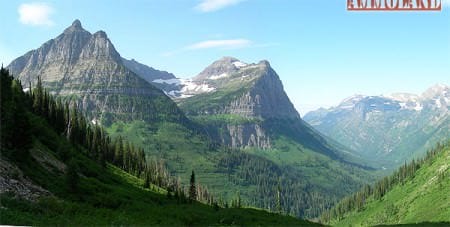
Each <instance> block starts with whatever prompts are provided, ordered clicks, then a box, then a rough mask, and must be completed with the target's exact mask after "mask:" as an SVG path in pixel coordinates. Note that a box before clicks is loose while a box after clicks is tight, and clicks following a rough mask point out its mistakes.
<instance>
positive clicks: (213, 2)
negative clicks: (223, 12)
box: [195, 0, 243, 13]
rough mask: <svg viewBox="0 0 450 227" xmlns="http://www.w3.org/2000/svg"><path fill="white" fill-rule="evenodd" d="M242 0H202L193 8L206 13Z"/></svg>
mask: <svg viewBox="0 0 450 227" xmlns="http://www.w3.org/2000/svg"><path fill="white" fill-rule="evenodd" d="M242 1H243V0H202V1H201V2H200V3H199V4H198V5H197V6H196V7H195V8H196V9H197V10H199V11H201V12H204V13H208V12H213V11H217V10H220V9H223V8H225V7H228V6H232V5H236V4H238V3H239V2H242Z"/></svg>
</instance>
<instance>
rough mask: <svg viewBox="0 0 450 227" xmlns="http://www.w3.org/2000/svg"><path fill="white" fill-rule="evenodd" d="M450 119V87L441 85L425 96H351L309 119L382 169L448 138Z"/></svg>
mask: <svg viewBox="0 0 450 227" xmlns="http://www.w3.org/2000/svg"><path fill="white" fill-rule="evenodd" d="M449 115H450V87H449V86H448V85H435V86H432V87H430V88H429V89H427V90H426V91H424V92H423V93H422V94H421V95H415V94H408V93H395V94H392V95H382V96H363V95H357V96H351V97H349V98H347V99H344V100H343V101H342V102H341V103H340V104H339V105H338V106H336V107H331V108H328V109H319V110H317V111H312V112H309V113H308V114H306V115H305V116H304V119H305V121H307V122H309V123H310V124H311V125H312V126H313V127H315V128H316V129H317V130H318V131H320V132H321V133H323V134H325V135H327V136H329V137H331V138H333V139H334V140H337V141H340V142H341V143H343V144H344V145H345V146H347V147H350V148H351V149H352V150H354V151H356V152H357V153H359V154H361V155H363V156H364V157H365V158H366V159H369V160H370V159H372V160H374V161H377V162H379V164H377V165H378V166H379V167H394V166H396V165H400V164H402V163H403V161H405V160H409V159H411V158H413V157H418V156H420V155H421V154H423V153H424V152H425V151H426V150H427V149H429V148H431V146H432V144H434V143H436V142H440V141H442V140H443V139H446V138H448V137H449V136H450V135H449V134H448V131H449V130H450V117H449ZM383 163H386V164H385V165H387V166H381V165H382V164H383Z"/></svg>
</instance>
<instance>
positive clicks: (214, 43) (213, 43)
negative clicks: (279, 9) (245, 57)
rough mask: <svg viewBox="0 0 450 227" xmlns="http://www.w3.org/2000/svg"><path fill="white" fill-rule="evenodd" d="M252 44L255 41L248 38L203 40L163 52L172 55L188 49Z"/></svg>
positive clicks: (237, 47) (223, 48)
mask: <svg viewBox="0 0 450 227" xmlns="http://www.w3.org/2000/svg"><path fill="white" fill-rule="evenodd" d="M252 44H253V42H252V41H250V40H248V39H214V40H205V41H202V42H198V43H193V44H190V45H188V46H185V47H183V48H181V49H179V50H175V51H167V52H164V53H162V56H164V57H170V56H173V55H175V54H179V53H183V52H186V51H194V50H202V49H219V50H230V49H241V48H246V47H250V46H251V45H252Z"/></svg>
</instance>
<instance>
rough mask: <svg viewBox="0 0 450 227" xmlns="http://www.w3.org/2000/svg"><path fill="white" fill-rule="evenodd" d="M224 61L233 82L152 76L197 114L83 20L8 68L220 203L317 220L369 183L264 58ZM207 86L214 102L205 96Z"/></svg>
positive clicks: (365, 172) (146, 70) (146, 68)
mask: <svg viewBox="0 0 450 227" xmlns="http://www.w3.org/2000/svg"><path fill="white" fill-rule="evenodd" d="M96 34H97V33H96ZM224 62H225V64H232V67H234V68H235V69H234V71H233V70H232V72H233V74H230V75H228V74H227V75H226V76H225V75H222V76H225V77H228V76H229V78H230V80H228V79H226V78H225V79H221V78H216V77H213V76H214V75H211V76H210V77H209V79H208V81H202V80H201V77H199V78H197V79H195V80H185V81H183V83H178V82H177V81H179V80H178V79H168V78H170V74H167V73H163V72H158V75H164V76H168V77H167V78H166V79H164V78H160V79H156V80H153V83H167V84H172V83H173V84H174V85H175V84H178V85H179V87H180V90H177V91H179V92H177V91H166V93H167V94H169V95H171V94H179V96H178V98H177V99H176V100H177V102H179V104H180V105H181V106H183V108H184V107H186V104H185V102H191V103H192V106H193V107H195V108H194V109H191V110H189V109H188V108H186V110H187V111H189V114H190V117H191V119H187V118H186V117H185V116H184V114H183V112H181V110H180V109H179V108H178V107H177V106H176V104H175V103H174V102H173V101H172V100H171V99H169V98H168V97H167V96H166V95H165V94H164V92H163V91H161V90H159V89H157V88H156V87H154V86H152V85H150V84H149V83H148V82H146V81H145V80H144V79H142V78H139V77H138V76H137V75H136V74H135V73H134V72H133V71H135V72H137V73H145V72H149V73H152V72H151V71H152V70H151V69H150V68H149V67H145V66H143V65H141V64H140V63H137V62H132V61H131V62H129V61H126V60H124V59H123V58H121V57H120V55H119V54H118V53H117V52H116V51H115V49H114V48H113V45H112V43H111V42H110V40H109V39H107V38H106V34H105V33H104V32H98V34H97V35H95V34H94V35H91V34H90V33H89V32H87V31H85V30H84V29H82V27H81V24H80V22H79V21H75V22H74V23H73V24H72V26H70V27H69V28H67V29H66V30H65V31H64V33H63V34H61V35H60V36H58V37H57V38H55V39H53V40H50V41H48V42H47V43H46V44H44V45H43V46H42V47H41V48H39V49H37V50H33V51H30V52H29V53H27V54H26V55H24V56H22V57H19V58H18V59H16V60H15V61H13V62H12V63H11V64H10V65H9V66H8V67H9V68H10V69H11V71H12V72H14V73H15V76H16V77H17V78H19V79H21V80H22V83H23V84H24V85H25V87H28V86H29V84H28V82H29V81H31V82H32V85H31V86H32V87H35V84H36V83H35V81H37V80H38V77H41V79H42V84H43V86H44V87H45V88H47V89H48V90H50V91H51V93H52V94H54V95H56V96H57V97H61V98H63V100H71V102H73V103H76V104H77V105H78V109H79V110H81V112H82V113H83V114H86V115H87V118H88V120H89V121H90V122H92V123H94V124H96V125H102V126H104V127H105V129H106V131H107V133H108V135H109V136H111V138H112V139H113V140H116V139H120V138H124V139H126V140H128V141H131V142H133V144H136V145H138V146H140V147H142V148H144V149H145V155H146V156H147V157H154V158H157V159H158V160H161V161H160V164H159V165H160V166H167V167H168V169H169V170H170V174H171V175H176V176H180V178H181V179H180V181H181V182H182V183H185V184H186V183H188V182H189V176H190V174H191V171H192V170H195V172H196V176H197V179H198V181H199V182H200V183H201V184H202V185H206V186H207V188H208V190H209V191H210V192H212V193H213V194H214V195H215V196H216V197H217V198H222V201H224V203H228V202H229V201H231V200H235V198H236V197H240V198H242V203H243V204H246V205H247V204H248V205H251V206H257V207H260V208H264V209H270V210H275V209H277V210H281V211H283V212H285V213H289V214H292V215H295V216H298V217H311V218H312V217H317V216H318V215H319V214H320V213H321V212H322V211H323V210H324V209H326V208H328V207H330V206H331V205H332V204H333V203H334V202H336V201H338V200H339V199H340V198H342V197H343V196H345V195H347V194H348V193H351V192H353V191H355V190H356V189H357V188H359V186H360V185H362V184H363V183H367V182H368V181H370V179H371V172H370V171H368V170H367V169H364V168H360V167H359V166H357V165H355V164H352V163H351V162H353V160H354V159H355V158H356V157H353V156H350V155H349V154H350V153H344V152H340V151H339V150H340V149H339V150H338V149H336V148H335V147H336V146H334V144H331V143H330V142H329V141H327V140H326V139H324V138H323V137H322V136H321V135H319V134H318V133H317V132H315V131H314V130H313V129H312V128H311V127H309V126H308V125H307V124H306V123H305V122H303V121H302V120H301V119H300V117H299V115H298V113H297V112H296V110H295V109H294V108H293V106H292V104H291V103H290V101H289V99H288V98H287V96H286V94H285V92H284V91H283V88H282V84H281V81H280V80H279V78H278V76H277V75H276V73H275V72H274V71H273V69H271V67H270V65H269V64H268V62H266V61H262V62H260V63H258V64H249V65H247V64H244V63H242V62H239V61H236V59H231V58H228V59H225V61H224ZM230 62H231V63H230ZM221 64H223V63H220V62H219V63H218V64H217V65H218V68H220V65H221ZM127 65H128V66H127ZM128 67H130V68H128ZM214 68H217V67H212V68H210V69H211V71H209V70H207V71H205V73H206V72H214V70H215V69H214ZM228 68H230V67H228V66H227V67H226V68H225V69H228ZM218 72H221V71H220V70H219V71H218ZM140 76H142V77H143V78H145V75H140ZM147 79H148V78H147ZM215 79H216V80H215ZM244 80H245V81H246V82H245V83H244ZM228 81H231V82H228ZM247 82H248V83H247ZM213 86H214V87H213ZM241 88H242V89H241ZM27 89H28V88H27ZM177 89H178V88H177ZM228 91H230V92H228ZM205 92H210V93H209V95H211V97H217V98H218V100H217V101H215V99H214V98H213V99H211V98H210V96H205V99H204V100H203V101H202V99H199V98H200V97H201V96H202V95H204V93H205ZM221 94H223V95H224V96H221ZM215 95H218V96H215ZM229 95H231V96H229ZM234 95H236V96H234ZM188 97H190V98H188ZM233 97H237V99H234V98H233ZM247 98H248V100H247ZM195 99H197V100H198V102H194V100H195ZM219 99H220V100H219ZM202 103H207V105H202ZM258 103H259V104H258ZM205 110H206V111H217V113H214V114H211V115H208V114H205V113H204V112H202V111H205ZM193 121H195V122H193ZM98 123H100V124H98ZM216 123H217V124H216ZM233 141H234V142H233ZM233 144H234V145H233ZM224 145H225V146H224ZM242 149H244V150H242ZM97 156H98V155H97ZM99 157H100V156H99ZM355 160H356V159H355ZM168 174H169V173H168ZM170 174H169V175H170ZM277 185H280V186H281V189H280V190H281V192H280V193H281V198H278V197H277V195H278V194H279V192H278V191H279V189H278V187H277ZM336 185H339V186H338V187H336ZM279 205H280V206H279ZM277 207H278V208H277Z"/></svg>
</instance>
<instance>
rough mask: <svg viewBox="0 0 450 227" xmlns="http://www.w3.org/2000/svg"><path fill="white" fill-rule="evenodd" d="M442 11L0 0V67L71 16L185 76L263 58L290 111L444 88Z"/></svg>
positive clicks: (447, 57)
mask: <svg viewBox="0 0 450 227" xmlns="http://www.w3.org/2000/svg"><path fill="white" fill-rule="evenodd" d="M444 1H445V3H444V4H445V7H444V8H443V10H442V11H441V12H365V13H364V12H347V11H346V5H345V4H346V1H344V0H339V1H337V0H333V1H330V0H324V1H318V0H317V1H310V0H171V1H168V0H146V1H144V0H138V1H131V0H116V1H108V0H96V1H91V0H77V1H69V0H67V1H50V0H49V1H45V0H44V1H4V2H2V7H1V8H0V25H1V27H2V30H3V31H2V32H1V34H0V62H3V63H4V64H8V63H9V62H10V61H11V60H13V59H14V58H16V57H18V56H20V55H22V54H24V53H25V52H26V51H28V50H31V49H35V48H38V47H39V46H40V45H41V44H42V43H44V42H45V41H47V40H49V39H51V38H54V37H56V36H57V35H59V34H60V33H61V32H62V31H63V30H64V28H65V27H67V26H70V24H71V23H72V21H73V20H74V19H80V20H81V23H82V25H83V27H84V28H85V29H87V30H88V31H90V32H92V33H93V32H95V31H98V30H104V31H106V33H107V34H108V36H109V38H110V39H111V41H112V42H113V44H114V45H115V47H116V49H117V50H118V51H119V53H121V55H122V56H123V57H125V58H134V59H136V60H138V61H140V62H142V63H145V64H147V65H149V66H152V67H154V68H157V69H161V70H167V71H169V72H172V73H174V74H175V75H177V76H178V77H182V78H187V77H192V76H194V75H196V74H198V73H199V72H200V71H201V70H202V69H203V68H205V67H206V66H207V65H209V64H210V63H211V62H213V61H214V60H217V59H219V58H221V57H222V56H234V57H236V58H239V59H241V60H242V61H244V62H247V63H251V62H258V61H260V60H262V59H267V60H269V61H270V63H271V65H272V67H273V68H274V69H275V70H276V71H277V72H278V74H279V76H280V78H281V80H282V81H283V84H284V87H285V89H286V92H287V93H288V95H289V97H290V99H291V101H292V102H293V103H294V105H295V106H296V107H297V109H298V110H299V111H300V112H301V113H302V114H304V113H305V112H306V111H308V110H311V109H315V108H318V107H320V106H325V107H328V106H333V105H336V104H338V103H339V102H340V101H341V100H342V99H344V98H346V97H348V96H350V95H353V94H356V93H358V94H367V95H379V94H386V93H392V92H412V93H421V92H423V91H424V90H425V89H426V88H428V87H430V86H432V85H433V84H436V83H445V84H450V4H449V1H447V0H444Z"/></svg>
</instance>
